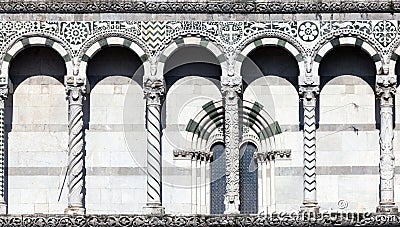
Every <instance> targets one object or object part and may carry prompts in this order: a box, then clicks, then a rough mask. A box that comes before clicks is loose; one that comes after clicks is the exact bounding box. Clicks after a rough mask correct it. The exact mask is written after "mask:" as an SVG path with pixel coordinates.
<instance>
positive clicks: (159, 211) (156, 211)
mask: <svg viewBox="0 0 400 227" xmlns="http://www.w3.org/2000/svg"><path fill="white" fill-rule="evenodd" d="M143 212H144V213H145V214H151V215H164V214H165V208H164V207H162V206H160V205H147V206H145V207H143Z"/></svg>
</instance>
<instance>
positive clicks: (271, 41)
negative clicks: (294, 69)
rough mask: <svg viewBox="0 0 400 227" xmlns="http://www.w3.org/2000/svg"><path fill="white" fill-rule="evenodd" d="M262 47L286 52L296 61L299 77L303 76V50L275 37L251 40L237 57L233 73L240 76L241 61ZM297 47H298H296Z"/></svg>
mask: <svg viewBox="0 0 400 227" xmlns="http://www.w3.org/2000/svg"><path fill="white" fill-rule="evenodd" d="M262 46H277V47H281V48H283V49H285V50H286V51H288V52H289V53H290V54H292V56H293V57H294V58H295V59H296V60H297V63H298V66H299V76H300V75H304V74H305V65H304V50H302V49H299V48H298V47H295V45H293V44H292V43H291V42H290V41H287V40H285V39H281V38H277V37H264V38H261V39H257V40H253V41H252V42H251V43H249V44H247V46H245V47H244V48H243V50H242V51H241V52H240V54H238V55H237V57H236V60H235V72H236V73H237V74H238V75H240V71H241V69H242V64H243V61H244V60H245V59H246V57H247V56H248V54H250V53H251V52H252V51H254V50H255V49H257V48H258V47H262ZM296 46H298V45H296Z"/></svg>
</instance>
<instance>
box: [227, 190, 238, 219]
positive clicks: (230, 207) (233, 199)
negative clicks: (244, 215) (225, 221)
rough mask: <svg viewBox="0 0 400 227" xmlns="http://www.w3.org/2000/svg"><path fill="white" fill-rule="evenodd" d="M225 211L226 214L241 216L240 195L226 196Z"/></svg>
mask: <svg viewBox="0 0 400 227" xmlns="http://www.w3.org/2000/svg"><path fill="white" fill-rule="evenodd" d="M224 204H225V211H224V214H240V210H239V205H240V200H239V195H238V194H236V193H235V194H226V195H225V200H224Z"/></svg>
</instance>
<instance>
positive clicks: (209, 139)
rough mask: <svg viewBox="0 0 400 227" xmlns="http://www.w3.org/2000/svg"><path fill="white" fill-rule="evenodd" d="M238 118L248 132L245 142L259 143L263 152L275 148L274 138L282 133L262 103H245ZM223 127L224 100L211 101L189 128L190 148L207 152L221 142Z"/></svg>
mask: <svg viewBox="0 0 400 227" xmlns="http://www.w3.org/2000/svg"><path fill="white" fill-rule="evenodd" d="M239 116H240V119H241V121H242V122H243V125H244V129H245V131H244V132H243V138H242V140H243V141H249V142H250V141H251V142H256V145H257V148H259V149H260V150H264V151H267V150H268V149H273V148H275V145H276V141H275V138H274V136H275V135H277V134H280V133H282V131H281V129H280V126H279V124H278V122H276V121H274V120H273V119H272V118H271V116H270V115H269V114H268V113H267V112H266V111H265V109H264V107H263V106H262V105H261V104H260V103H258V102H252V101H246V100H244V101H243V107H242V110H241V111H240V112H239ZM223 125H224V108H223V102H222V100H215V101H210V102H208V103H206V104H205V105H203V106H202V110H201V111H200V112H199V113H198V114H197V115H196V116H195V117H194V118H193V119H191V120H190V121H189V123H188V124H187V126H186V131H187V132H188V134H187V141H190V143H191V146H190V147H191V149H194V150H204V149H205V148H209V147H210V146H211V145H212V144H213V143H215V142H216V141H218V140H221V138H223V132H218V129H221V128H222V127H223ZM247 128H248V130H247ZM246 130H247V131H246Z"/></svg>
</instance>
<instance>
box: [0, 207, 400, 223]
mask: <svg viewBox="0 0 400 227" xmlns="http://www.w3.org/2000/svg"><path fill="white" fill-rule="evenodd" d="M311 215H313V216H311ZM0 223H2V224H3V225H4V226H15V225H18V226H30V224H31V223H35V224H36V225H40V226H65V225H66V224H65V223H68V225H71V226H87V225H89V226H111V225H112V226H127V225H128V224H129V226H228V225H229V226H230V225H235V226H310V225H311V226H397V225H399V224H400V216H399V215H389V214H376V213H355V212H340V211H330V212H322V213H320V214H318V215H317V216H316V217H315V215H314V214H310V213H296V212H292V213H283V212H282V213H273V214H267V215H93V214H89V215H74V216H72V215H51V214H50V215H43V214H32V215H2V216H1V217H0Z"/></svg>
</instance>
